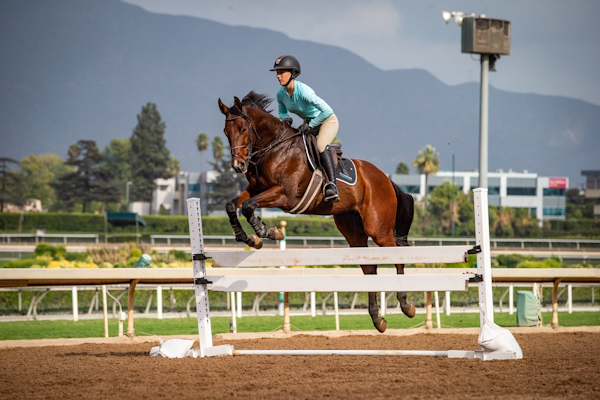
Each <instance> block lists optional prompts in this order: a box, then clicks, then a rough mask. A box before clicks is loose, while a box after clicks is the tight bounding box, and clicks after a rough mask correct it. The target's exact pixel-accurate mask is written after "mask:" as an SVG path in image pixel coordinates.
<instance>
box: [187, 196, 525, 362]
mask: <svg viewBox="0 0 600 400" xmlns="http://www.w3.org/2000/svg"><path fill="white" fill-rule="evenodd" d="M473 192H474V195H475V196H474V198H475V200H474V202H475V232H476V235H475V236H476V239H475V243H476V245H475V246H474V247H472V246H427V247H418V246H414V247H394V248H339V249H334V250H332V249H323V250H290V251H236V252H210V253H206V254H205V253H204V238H203V233H202V219H201V212H200V200H199V199H197V198H191V199H188V200H187V206H188V219H189V227H190V242H191V248H192V258H193V266H194V268H193V270H194V288H195V293H196V309H197V314H198V332H199V339H200V347H199V348H198V349H194V353H195V355H196V356H200V357H207V356H223V355H362V356H370V355H380V356H381V355H387V356H409V355H413V356H437V357H449V358H479V359H482V360H492V359H514V358H516V354H515V353H505V352H487V351H485V350H474V351H470V350H467V351H463V350H447V351H408V350H234V348H233V346H231V345H221V346H213V342H212V328H211V323H210V305H209V300H208V284H212V290H214V291H223V292H282V291H284V292H312V291H314V292H383V291H385V292H397V291H405V292H423V291H465V290H467V286H468V283H469V282H479V283H478V286H479V304H480V308H481V309H482V310H483V311H482V312H481V313H480V326H483V323H484V315H487V318H488V320H490V321H491V322H493V318H494V313H493V302H492V280H491V256H490V236H489V223H488V202H487V189H481V188H480V189H474V190H473ZM472 252H474V253H476V254H477V274H473V273H465V274H429V275H418V274H414V275H413V274H411V275H385V276H378V275H375V276H373V275H371V276H364V275H362V276H360V275H355V276H352V275H340V274H338V275H336V274H335V270H332V271H331V272H332V274H331V275H319V276H318V277H316V276H314V275H312V274H309V273H307V274H306V275H301V274H298V273H296V274H294V275H293V276H291V275H284V276H282V275H278V274H273V275H272V276H270V275H251V274H249V275H238V274H235V275H226V274H219V273H218V268H219V267H226V268H232V267H236V268H237V267H279V266H306V265H356V264H366V265H369V264H414V263H458V262H466V258H467V253H472ZM208 258H212V262H213V268H212V269H211V272H210V275H207V271H206V265H205V264H206V259H208ZM311 275H312V276H311Z"/></svg>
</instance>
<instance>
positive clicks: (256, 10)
mask: <svg viewBox="0 0 600 400" xmlns="http://www.w3.org/2000/svg"><path fill="white" fill-rule="evenodd" d="M123 1H125V2H127V3H130V4H135V5H139V6H141V7H143V8H144V9H146V10H148V11H152V12H157V13H165V14H174V15H189V16H195V17H201V18H206V19H210V20H213V21H217V22H222V23H224V24H228V25H245V26H252V27H260V28H267V29H271V30H274V31H278V32H283V33H285V34H287V35H288V36H289V37H291V38H294V39H303V40H309V41H314V42H318V43H324V44H332V45H336V46H340V47H342V48H345V49H347V50H350V51H352V52H354V53H356V54H358V55H360V56H361V57H363V58H365V59H366V60H367V61H369V62H370V63H372V64H374V65H375V66H377V67H379V68H381V69H385V70H389V69H406V68H422V69H425V70H427V71H429V72H431V73H432V74H433V75H435V76H436V77H437V78H438V79H440V80H441V81H443V82H444V83H447V84H450V85H454V84H458V83H464V82H468V81H479V74H480V67H479V56H475V55H473V56H472V55H469V54H462V53H461V52H460V38H461V30H460V28H459V27H458V26H457V25H456V23H455V22H454V20H452V21H451V22H450V23H449V24H448V25H446V23H445V22H444V20H443V19H442V11H444V10H446V11H463V12H465V13H475V14H477V15H479V14H485V15H486V16H488V17H492V18H499V19H506V20H509V21H511V24H512V43H511V54H510V55H509V56H503V57H502V58H501V59H500V60H499V61H498V62H497V66H496V67H497V68H496V69H497V71H498V72H495V73H491V74H490V84H491V85H492V86H494V87H496V88H499V89H504V90H509V91H514V92H523V93H537V94H547V95H560V96H568V97H571V98H575V99H580V100H584V101H587V102H590V103H594V104H597V105H600V0H587V1H586V0H477V1H475V0H456V1H432V0H403V1H400V0H395V1H392V0H363V1H359V0H292V1H290V0H253V1H247V0H219V1H217V0H213V1H207V0H168V1H167V0H123ZM272 62H273V61H272V60H265V63H266V64H271V63H272Z"/></svg>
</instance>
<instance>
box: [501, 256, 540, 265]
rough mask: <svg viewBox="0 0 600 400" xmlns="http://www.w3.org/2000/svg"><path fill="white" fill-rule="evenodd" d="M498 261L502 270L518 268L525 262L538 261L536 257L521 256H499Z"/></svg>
mask: <svg viewBox="0 0 600 400" xmlns="http://www.w3.org/2000/svg"><path fill="white" fill-rule="evenodd" d="M496 260H498V264H499V266H500V267H502V268H517V266H518V265H519V263H522V262H524V261H538V259H537V258H536V257H533V256H524V255H521V254H499V255H498V256H496Z"/></svg>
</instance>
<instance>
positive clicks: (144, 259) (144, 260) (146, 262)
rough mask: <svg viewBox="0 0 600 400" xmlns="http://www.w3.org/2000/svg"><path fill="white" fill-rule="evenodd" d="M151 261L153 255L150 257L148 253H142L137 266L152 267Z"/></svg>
mask: <svg viewBox="0 0 600 400" xmlns="http://www.w3.org/2000/svg"><path fill="white" fill-rule="evenodd" d="M151 263H152V257H150V256H149V255H148V254H142V256H141V257H140V259H139V260H138V261H137V263H136V264H135V268H148V267H150V264H151Z"/></svg>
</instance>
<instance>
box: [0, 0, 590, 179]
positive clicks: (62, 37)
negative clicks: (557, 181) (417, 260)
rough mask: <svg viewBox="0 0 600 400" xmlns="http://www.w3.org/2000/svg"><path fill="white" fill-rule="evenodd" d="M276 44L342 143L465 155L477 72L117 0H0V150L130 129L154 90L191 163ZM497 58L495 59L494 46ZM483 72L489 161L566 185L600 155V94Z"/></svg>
mask: <svg viewBox="0 0 600 400" xmlns="http://www.w3.org/2000/svg"><path fill="white" fill-rule="evenodd" d="M390 51H394V49H390ZM282 54H293V55H295V56H296V57H297V58H298V59H299V60H300V62H301V64H302V74H301V76H300V77H299V80H301V81H302V82H304V83H307V84H308V85H309V86H311V87H312V88H313V89H314V90H315V91H316V92H317V94H318V95H319V96H320V97H321V98H323V99H324V100H325V101H326V102H327V103H328V104H329V105H330V106H331V107H332V108H333V110H334V112H335V113H336V115H337V116H338V119H339V120H340V132H339V134H338V138H339V139H340V140H341V141H342V142H343V148H344V153H345V155H347V156H349V157H352V158H359V159H364V160H368V161H370V162H372V163H374V164H375V165H377V166H378V167H379V168H381V169H382V170H383V171H384V172H386V173H393V172H394V171H395V168H396V165H397V164H398V163H399V162H401V161H404V162H406V163H407V164H408V165H410V164H411V162H412V160H413V159H414V158H415V156H416V155H417V152H418V151H419V150H420V149H421V148H423V147H425V146H426V145H427V144H431V145H433V146H434V147H435V148H436V149H437V151H438V152H439V153H440V161H441V163H440V167H441V169H448V170H449V169H451V168H452V163H451V159H452V155H455V158H456V169H457V170H474V169H477V167H478V154H479V150H478V148H479V83H478V82H471V83H465V84H461V85H455V86H449V85H446V84H444V83H443V82H441V81H440V80H439V79H437V78H436V77H435V76H433V75H431V74H430V73H428V72H427V71H425V70H420V69H408V70H406V69H403V70H393V71H384V70H381V69H378V68H377V67H375V66H374V65H372V64H370V63H369V62H367V61H366V60H364V59H363V58H361V57H359V56H357V55H356V54H354V53H352V52H350V51H347V50H345V49H342V48H339V47H335V46H329V45H323V44H318V43H314V42H308V41H301V40H294V39H291V38H289V37H288V36H286V35H285V34H283V33H280V32H275V31H271V30H267V29H259V28H250V27H243V26H229V25H225V24H221V23H217V22H213V21H210V20H206V19H201V18H193V17H185V16H172V15H162V14H154V13H150V12H147V11H145V10H143V9H141V8H139V7H137V6H133V5H130V4H126V3H122V2H120V1H118V0H53V1H45V0H27V1H21V0H4V1H2V2H0V57H1V59H2V62H0V127H1V129H0V156H5V157H12V158H15V159H21V158H22V157H25V156H27V155H29V154H42V153H55V154H58V155H60V156H63V157H66V155H67V150H68V147H69V145H70V144H72V143H75V142H77V141H78V140H80V139H88V140H95V141H96V142H97V143H98V144H99V145H100V146H101V147H103V146H105V145H106V144H108V143H109V141H110V140H111V139H113V138H127V137H130V136H131V132H132V130H133V128H134V127H135V125H136V124H137V119H136V116H137V114H139V113H140V111H141V107H142V106H143V105H145V104H146V103H147V102H153V103H156V105H157V107H158V110H159V112H160V113H161V115H162V118H163V120H164V121H165V122H166V125H167V128H166V135H165V137H166V140H167V147H168V148H169V150H170V152H171V155H173V156H175V157H177V158H178V159H179V160H180V161H181V164H182V167H183V169H184V170H188V171H197V170H198V169H199V168H200V156H199V152H198V150H197V148H196V145H195V138H196V136H197V135H198V133H200V132H205V133H206V134H207V135H208V136H209V137H210V138H211V139H212V138H213V137H214V136H216V135H222V130H223V126H224V118H223V115H222V114H221V113H220V112H219V109H218V106H217V100H218V99H219V98H220V99H222V100H223V102H225V103H226V104H231V103H232V102H233V97H234V96H237V97H239V98H242V97H243V96H244V95H245V94H246V93H248V92H249V91H250V90H254V91H256V92H259V93H267V94H269V95H270V96H271V97H274V96H275V93H276V91H277V89H278V86H279V84H278V82H277V81H276V79H275V76H274V73H273V72H269V69H270V68H271V67H272V66H273V63H274V61H275V59H276V58H277V57H278V56H280V55H282ZM406 57H419V55H418V54H407V55H406ZM440 62H443V60H440ZM497 69H498V71H499V72H496V73H498V74H501V73H503V72H502V60H500V61H499V62H498V63H497ZM557 79H558V78H557ZM560 79H563V77H560ZM490 81H491V86H490V91H489V167H490V170H491V171H493V170H495V169H504V170H505V171H506V170H509V169H512V170H515V171H521V170H528V171H529V172H536V173H538V174H539V175H543V176H567V177H569V178H571V182H572V183H571V186H573V182H574V181H583V178H582V177H581V170H584V169H600V161H599V157H598V151H599V149H600V106H597V105H594V104H590V103H586V102H584V101H581V100H575V99H571V98H567V97H559V96H545V95H537V94H521V93H513V92H507V91H503V90H498V89H496V88H494V87H493V73H491V74H490ZM272 108H273V110H274V111H273V112H274V113H276V104H275V103H274V104H273V106H272ZM296 122H298V120H297V119H296ZM222 139H224V140H225V137H224V136H222ZM205 158H210V157H205ZM202 168H203V170H206V168H208V165H204V166H203V167H202ZM411 171H412V172H413V173H414V168H412V167H411Z"/></svg>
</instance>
